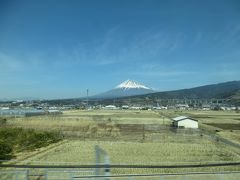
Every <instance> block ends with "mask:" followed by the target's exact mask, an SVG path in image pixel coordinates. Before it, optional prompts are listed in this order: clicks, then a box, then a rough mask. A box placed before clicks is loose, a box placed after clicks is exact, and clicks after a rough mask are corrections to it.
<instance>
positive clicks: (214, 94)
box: [126, 81, 240, 99]
mask: <svg viewBox="0 0 240 180" xmlns="http://www.w3.org/2000/svg"><path fill="white" fill-rule="evenodd" d="M239 94H240V81H231V82H225V83H219V84H212V85H206V86H200V87H195V88H190V89H181V90H174V91H165V92H157V93H151V94H147V95H141V96H132V97H128V98H126V99H131V98H139V99H141V98H146V97H148V98H151V99H152V98H160V99H212V98H216V99H231V98H235V99H238V98H239Z"/></svg>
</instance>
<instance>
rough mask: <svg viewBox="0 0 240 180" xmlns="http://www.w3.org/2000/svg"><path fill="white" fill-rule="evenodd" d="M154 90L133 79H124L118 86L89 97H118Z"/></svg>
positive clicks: (152, 91) (147, 92)
mask: <svg viewBox="0 0 240 180" xmlns="http://www.w3.org/2000/svg"><path fill="white" fill-rule="evenodd" d="M154 92H155V91H154V90H152V89H151V88H149V87H147V86H145V85H143V84H140V83H138V82H136V81H133V80H126V81H124V82H122V83H121V84H119V85H118V86H116V87H115V88H114V89H112V90H109V91H107V92H104V93H101V94H98V95H95V96H92V97H90V98H91V99H94V98H96V99H108V98H120V97H128V96H134V95H143V94H149V93H154Z"/></svg>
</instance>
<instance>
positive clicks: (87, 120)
mask: <svg viewBox="0 0 240 180" xmlns="http://www.w3.org/2000/svg"><path fill="white" fill-rule="evenodd" d="M178 115H187V116H191V117H193V118H196V119H198V120H199V123H200V127H203V128H206V129H207V130H215V128H217V129H218V130H219V131H218V132H215V131H213V132H214V133H217V134H219V135H221V136H222V137H225V138H227V139H229V140H231V141H234V142H236V143H238V141H239V139H238V138H239V134H237V133H236V131H239V130H238V129H237V130H236V129H234V130H230V129H222V128H220V127H221V125H223V124H234V125H237V124H238V123H239V120H238V114H237V113H234V112H231V113H229V112H227V113H226V112H212V111H209V112H208V111H185V112H183V111H170V110H167V111H166V110H165V111H130V110H125V111H122V110H113V111H112V110H96V111H95V110H94V111H80V110H77V111H65V112H64V113H63V115H58V116H36V117H27V118H12V119H8V121H7V126H8V127H20V128H26V129H35V130H47V131H56V132H58V131H60V132H61V133H62V134H63V137H64V140H63V141H61V142H59V143H57V144H56V145H54V144H53V145H50V146H48V147H43V148H41V149H37V150H36V151H35V152H26V153H18V154H16V159H17V164H33V165H34V164H38V165H39V164H40V165H41V164H42V165H46V164H50V165H73V164H75V165H86V164H95V163H96V160H95V149H94V147H95V145H98V146H99V147H101V148H102V149H104V150H105V151H106V152H107V153H108V155H109V157H110V162H111V164H128V165H182V164H199V163H201V164H204V163H221V162H239V161H240V154H239V153H238V152H239V151H236V150H234V151H232V148H230V147H228V146H227V145H225V144H222V143H218V142H215V141H213V140H211V139H208V138H205V137H202V136H200V135H199V133H197V131H196V132H195V130H181V131H179V132H175V131H172V130H171V129H170V128H169V125H170V124H171V120H170V119H169V118H170V117H175V116H178ZM167 117H169V118H167ZM217 126H218V127H217ZM228 127H230V126H228ZM231 127H232V126H231ZM234 127H235V126H234ZM31 153H32V154H31ZM90 171H92V173H93V171H94V170H93V169H90ZM221 171H240V167H239V166H235V167H234V166H233V167H214V168H213V167H210V168H209V167H208V168H186V169H117V168H115V169H111V173H112V174H141V173H142V174H148V173H184V172H221ZM201 177H203V176H201ZM206 177H208V176H207V175H206ZM235 177H236V176H234V175H233V178H235ZM164 178H166V179H171V177H164ZM141 179H144V178H141ZM173 179H175V178H173ZM200 179H201V178H200ZM211 179H214V177H211Z"/></svg>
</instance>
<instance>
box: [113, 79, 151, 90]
mask: <svg viewBox="0 0 240 180" xmlns="http://www.w3.org/2000/svg"><path fill="white" fill-rule="evenodd" d="M116 88H121V89H132V88H134V89H140V88H142V89H151V88H149V87H147V86H144V85H142V84H140V83H138V82H136V81H132V80H126V81H124V82H122V83H121V84H119V85H118V86H117V87H116Z"/></svg>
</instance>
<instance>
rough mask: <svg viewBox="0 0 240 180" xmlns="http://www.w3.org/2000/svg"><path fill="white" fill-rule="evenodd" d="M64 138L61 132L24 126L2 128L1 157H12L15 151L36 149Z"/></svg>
mask: <svg viewBox="0 0 240 180" xmlns="http://www.w3.org/2000/svg"><path fill="white" fill-rule="evenodd" d="M61 139H62V136H61V134H60V133H57V132H45V131H36V130H32V129H23V128H6V127H5V128H0V159H3V160H5V159H10V158H11V157H12V156H13V154H14V152H19V151H27V150H34V149H36V148H40V147H45V146H47V145H49V144H51V143H55V142H58V141H60V140H61Z"/></svg>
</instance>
